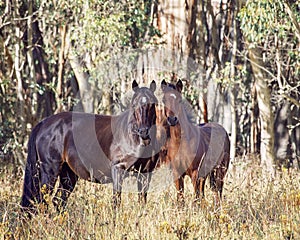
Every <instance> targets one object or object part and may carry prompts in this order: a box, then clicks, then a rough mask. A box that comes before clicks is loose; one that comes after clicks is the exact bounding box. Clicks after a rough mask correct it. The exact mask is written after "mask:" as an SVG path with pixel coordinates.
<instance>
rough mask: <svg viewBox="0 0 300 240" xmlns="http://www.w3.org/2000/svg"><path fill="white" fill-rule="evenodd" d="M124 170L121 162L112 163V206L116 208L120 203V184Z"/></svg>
mask: <svg viewBox="0 0 300 240" xmlns="http://www.w3.org/2000/svg"><path fill="white" fill-rule="evenodd" d="M124 174H125V170H124V167H123V166H122V164H121V163H118V164H113V165H112V168H111V175H112V180H113V207H114V209H116V208H117V207H119V206H120V203H121V192H122V184H123V180H124Z"/></svg>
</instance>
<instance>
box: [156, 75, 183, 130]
mask: <svg viewBox="0 0 300 240" xmlns="http://www.w3.org/2000/svg"><path fill="white" fill-rule="evenodd" d="M182 87H183V85H182V81H181V80H178V82H177V83H176V85H173V84H170V83H167V82H166V81H165V80H163V81H162V82H161V89H162V91H163V103H164V106H165V109H164V112H165V116H166V118H167V122H168V124H169V125H170V126H175V125H176V124H178V114H179V113H180V107H181V102H182V96H181V91H182Z"/></svg>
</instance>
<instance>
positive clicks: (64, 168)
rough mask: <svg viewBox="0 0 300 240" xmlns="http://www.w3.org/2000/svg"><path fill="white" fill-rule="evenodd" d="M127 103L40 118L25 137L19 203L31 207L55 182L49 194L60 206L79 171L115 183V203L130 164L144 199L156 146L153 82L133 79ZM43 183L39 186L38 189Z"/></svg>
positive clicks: (118, 197)
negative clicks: (111, 110)
mask: <svg viewBox="0 0 300 240" xmlns="http://www.w3.org/2000/svg"><path fill="white" fill-rule="evenodd" d="M132 88H133V90H134V95H133V97H132V100H131V104H130V108H129V109H128V110H127V111H125V112H123V113H121V114H120V115H116V116H106V115H96V114H87V113H76V112H64V113H59V114H56V115H53V116H50V117H48V118H46V119H44V120H43V121H41V122H40V123H39V124H37V126H36V127H35V128H34V129H33V130H32V132H31V135H30V139H29V143H28V156H27V163H26V169H25V178H24V187H23V195H22V200H21V206H22V207H23V208H24V209H29V210H30V209H32V210H34V203H40V202H42V201H43V194H44V193H45V190H47V191H50V192H51V191H53V188H54V185H55V182H56V181H57V179H59V187H58V191H57V192H56V194H55V196H56V197H54V198H53V202H54V204H55V205H56V206H64V205H65V203H66V200H67V198H68V197H69V195H70V193H71V192H72V191H73V189H74V187H75V184H76V182H77V180H78V177H80V178H82V179H85V180H88V181H93V182H97V183H113V193H114V198H113V199H114V205H115V206H117V205H118V204H119V202H120V193H121V190H122V180H123V178H124V177H125V176H126V175H127V173H128V171H129V170H133V172H134V173H136V177H137V178H138V181H137V182H138V191H139V192H140V193H141V194H143V196H144V200H145V201H146V191H147V189H148V186H149V181H150V177H151V175H150V174H148V172H151V171H152V170H153V169H154V167H155V166H156V161H157V159H158V154H156V153H157V152H159V149H158V150H157V149H155V148H156V147H157V145H156V144H155V140H156V136H155V134H156V130H155V121H156V112H155V106H156V104H157V99H156V97H155V95H154V91H155V89H156V84H155V82H154V81H153V82H152V83H151V85H150V88H146V87H139V86H138V84H137V82H136V81H133V83H132ZM41 189H43V190H41Z"/></svg>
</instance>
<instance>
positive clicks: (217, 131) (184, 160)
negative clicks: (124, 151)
mask: <svg viewBox="0 0 300 240" xmlns="http://www.w3.org/2000/svg"><path fill="white" fill-rule="evenodd" d="M182 87H183V85H182V82H181V81H180V80H179V81H178V82H177V84H176V86H175V85H172V84H167V83H166V82H165V81H164V80H163V81H162V83H161V88H162V91H163V103H164V106H165V107H164V114H165V119H166V121H167V123H168V125H169V126H168V130H167V132H168V135H169V136H168V138H167V142H166V149H167V153H166V156H165V161H167V162H170V164H171V168H172V172H173V177H174V179H175V185H176V189H177V192H178V194H177V199H178V200H183V191H184V176H185V175H188V176H189V177H190V178H191V180H192V184H193V187H194V191H195V195H196V196H195V197H196V199H199V198H200V193H201V195H202V196H201V198H203V197H204V185H205V179H206V178H207V176H208V175H209V176H210V183H211V187H212V189H213V191H214V192H215V200H216V204H217V205H219V202H220V199H221V198H222V190H223V183H224V177H225V174H226V172H227V169H228V165H229V161H230V158H229V153H230V142H229V137H228V134H227V132H226V130H225V129H224V128H223V127H222V126H221V125H219V124H217V123H206V124H202V125H198V126H197V125H194V124H193V123H192V122H191V121H190V119H189V116H188V113H187V110H186V107H185V105H184V104H183V99H182V96H181V91H182Z"/></svg>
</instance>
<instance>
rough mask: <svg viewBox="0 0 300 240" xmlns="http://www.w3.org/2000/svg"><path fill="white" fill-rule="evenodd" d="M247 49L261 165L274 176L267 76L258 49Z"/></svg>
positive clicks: (271, 118)
mask: <svg viewBox="0 0 300 240" xmlns="http://www.w3.org/2000/svg"><path fill="white" fill-rule="evenodd" d="M248 50H249V57H250V60H251V66H252V71H253V74H254V78H255V89H256V92H257V102H258V108H259V117H260V122H261V139H260V141H261V145H260V154H261V165H262V167H263V168H265V170H266V171H267V173H268V174H269V175H270V176H271V177H274V173H275V172H274V167H273V164H274V162H275V161H274V160H275V157H274V117H273V112H272V108H271V93H270V89H269V87H268V81H267V78H266V77H265V76H264V72H263V70H262V67H263V66H264V63H263V62H262V60H261V57H260V54H259V50H258V49H257V48H249V49H248Z"/></svg>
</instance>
